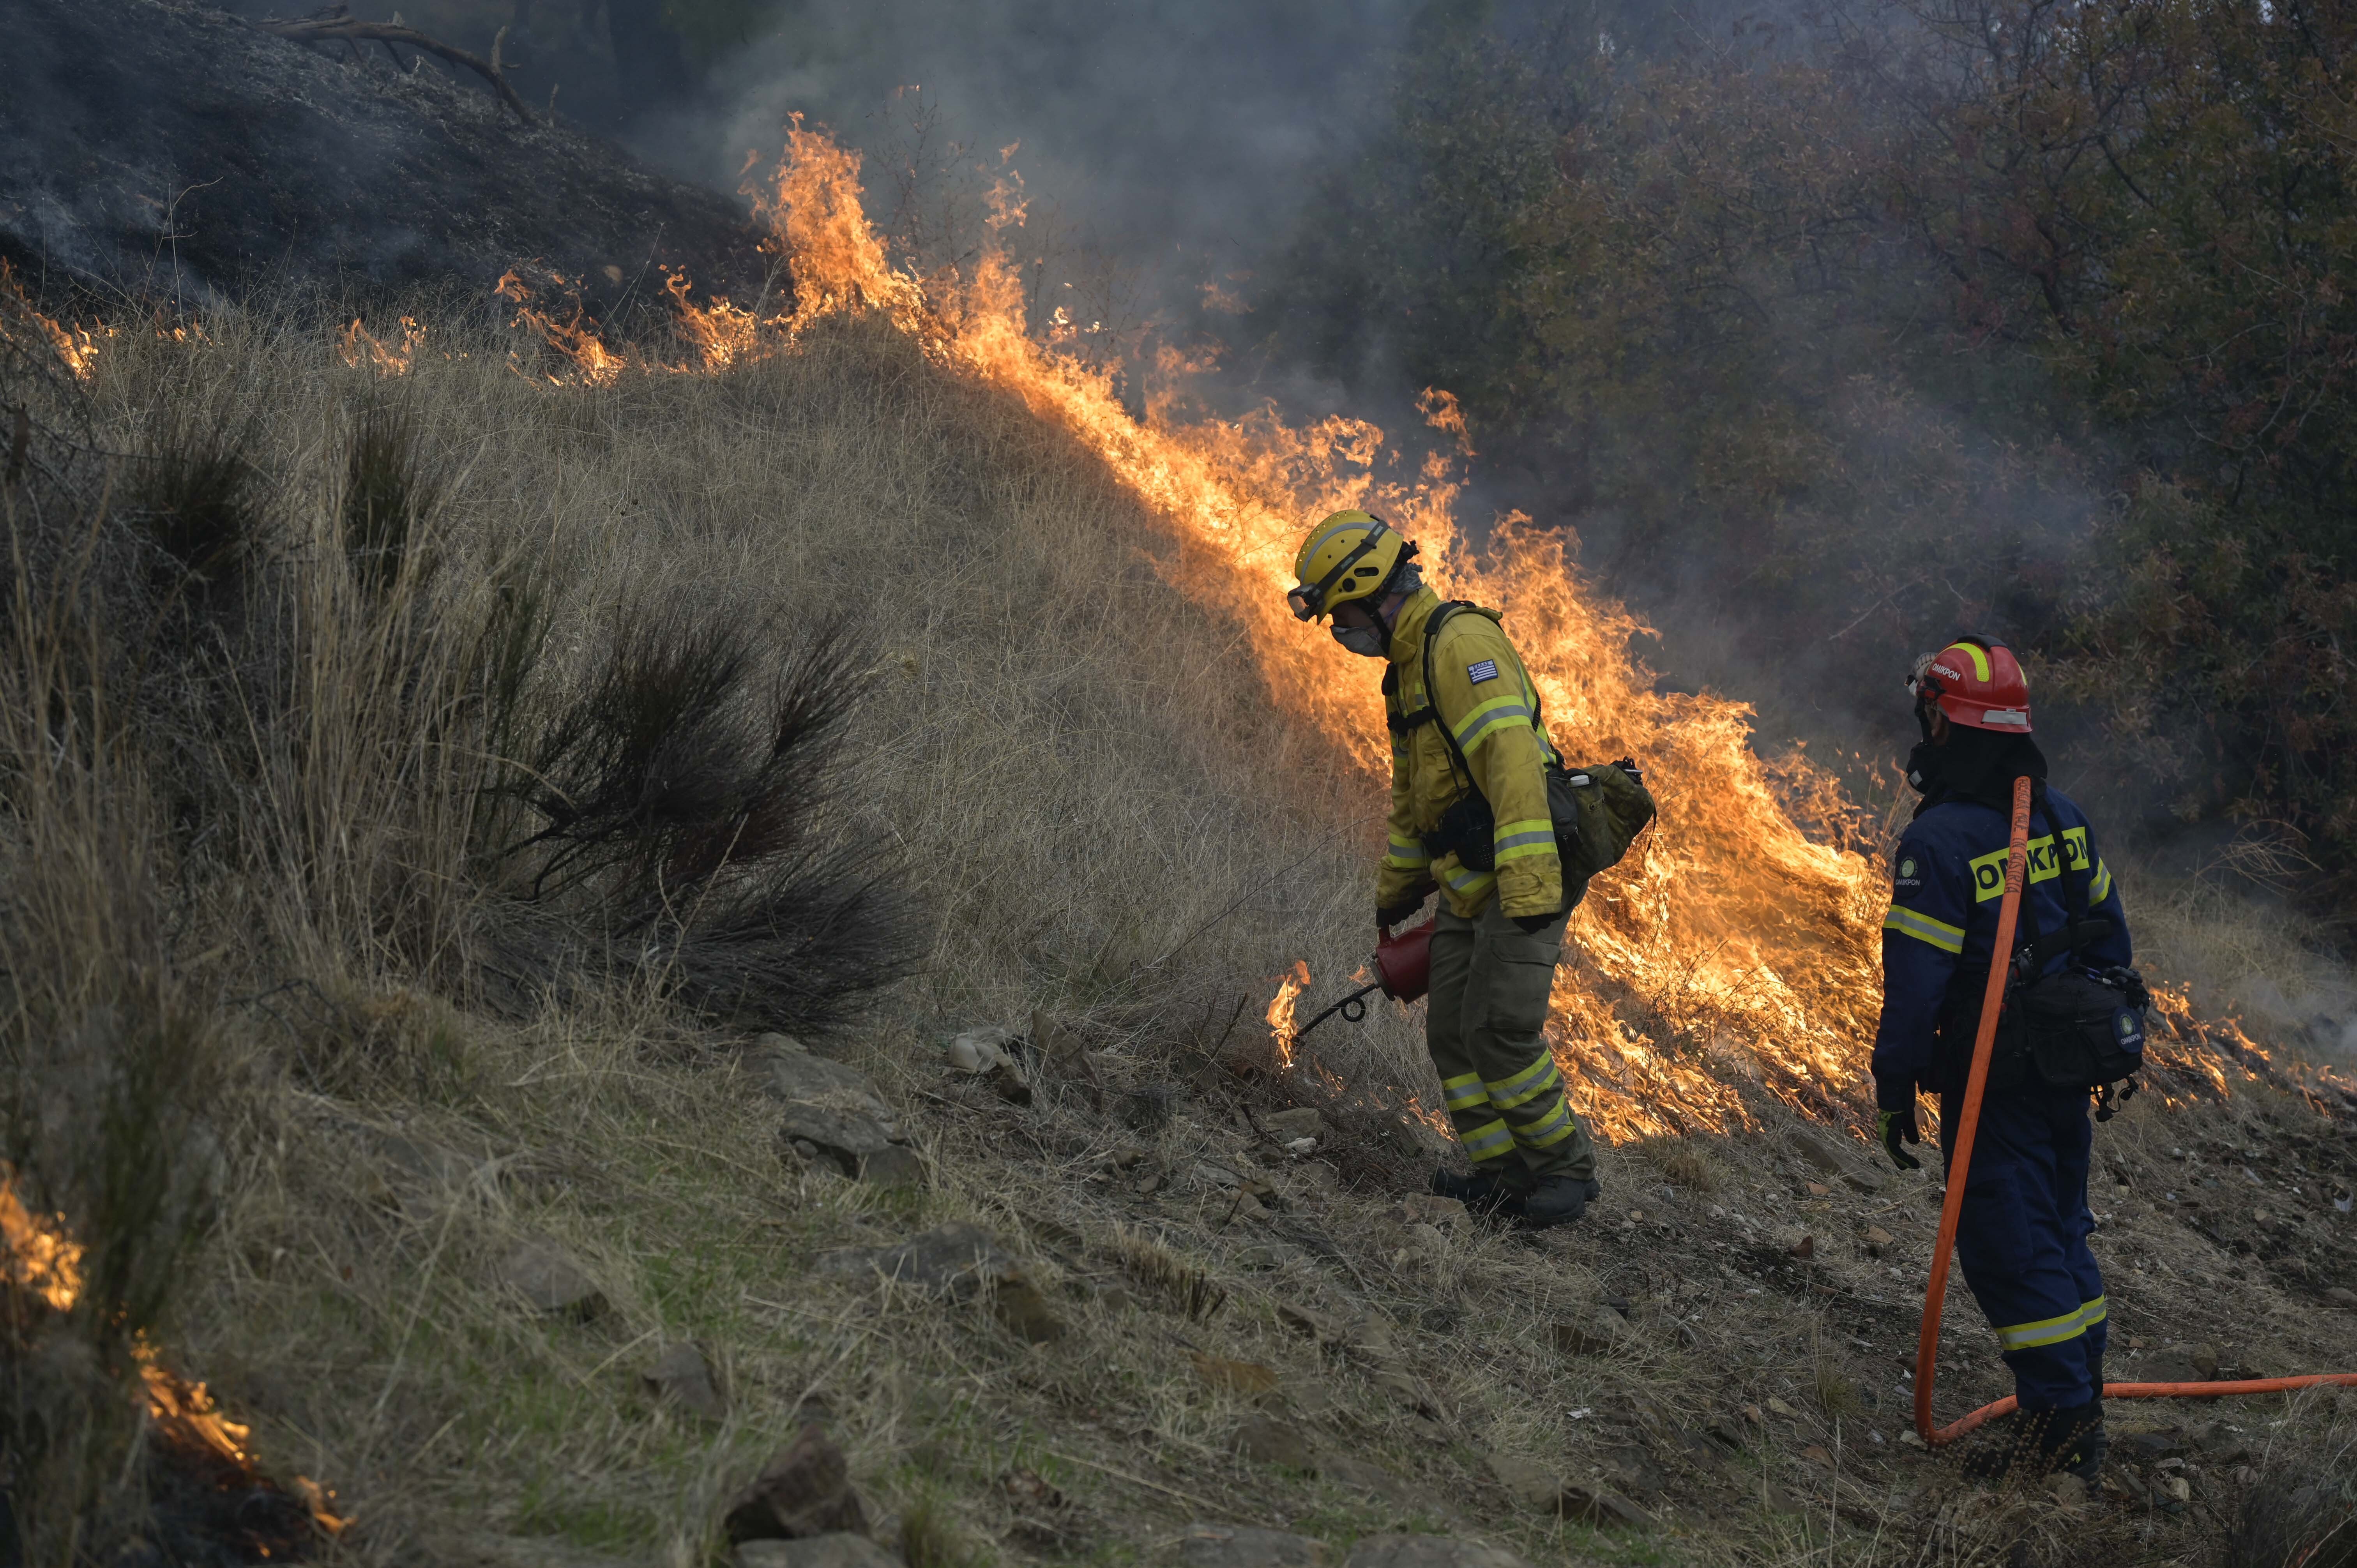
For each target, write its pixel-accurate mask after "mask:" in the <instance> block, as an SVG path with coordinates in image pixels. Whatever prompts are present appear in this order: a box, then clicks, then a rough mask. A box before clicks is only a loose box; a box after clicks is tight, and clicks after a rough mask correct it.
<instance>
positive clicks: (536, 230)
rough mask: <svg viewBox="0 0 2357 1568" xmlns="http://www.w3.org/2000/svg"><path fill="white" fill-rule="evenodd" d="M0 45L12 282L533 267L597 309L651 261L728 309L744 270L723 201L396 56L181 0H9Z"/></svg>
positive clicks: (389, 275) (272, 282)
mask: <svg viewBox="0 0 2357 1568" xmlns="http://www.w3.org/2000/svg"><path fill="white" fill-rule="evenodd" d="M0 32H5V36H6V37H7V38H8V44H9V47H8V48H7V49H6V50H5V52H0V257H6V258H8V259H9V260H11V261H12V262H13V263H14V264H15V265H16V268H17V270H18V271H19V272H20V273H24V274H29V275H32V276H36V277H38V276H39V275H41V274H43V273H44V272H50V273H56V274H63V275H64V276H65V277H67V278H70V279H72V280H74V281H77V282H79V283H81V284H83V285H90V286H94V287H96V288H98V289H100V290H102V291H103V292H106V293H109V294H112V293H114V292H117V291H123V292H128V293H130V294H132V295H140V296H145V297H148V298H154V299H161V300H166V301H170V302H173V303H175V304H178V305H183V306H211V305H213V304H215V303H218V302H219V301H221V300H223V299H232V298H239V297H242V296H244V295H246V294H248V293H249V292H251V291H253V290H254V289H256V288H257V287H261V288H267V289H270V290H274V291H276V292H281V293H283V292H285V291H286V290H288V289H315V290H321V291H324V292H326V293H327V294H328V295H330V296H331V297H340V296H343V295H362V296H366V295H371V293H373V294H376V295H382V294H383V293H384V292H385V291H387V290H391V289H396V288H415V287H417V286H419V285H425V284H428V283H431V284H434V285H455V286H456V287H457V288H459V289H461V290H463V291H467V292H468V293H470V294H472V293H475V292H477V291H480V290H487V289H488V288H489V287H490V285H492V283H494V282H495V281H496V280H497V279H498V278H499V276H500V274H501V273H502V272H504V271H505V270H507V269H508V268H509V267H511V266H514V265H517V264H518V263H527V262H534V261H536V262H538V263H541V264H542V265H544V266H545V267H547V268H550V269H554V271H556V272H558V273H561V274H564V275H565V276H566V277H568V278H573V279H576V280H579V283H580V285H581V286H582V288H583V290H584V291H585V297H586V298H587V300H588V301H589V303H590V305H591V307H592V308H593V309H595V310H597V311H598V312H599V313H600V314H608V313H610V312H611V310H612V309H613V308H614V307H615V306H618V305H619V304H620V303H621V302H622V301H623V300H625V299H626V298H627V297H629V296H630V295H632V294H633V292H636V293H639V294H643V295H648V296H654V295H656V294H657V291H659V290H660V289H661V287H662V282H663V279H662V273H661V272H660V271H659V270H658V269H659V268H660V266H661V265H662V264H665V263H668V264H671V265H674V266H682V267H684V268H686V269H687V270H688V271H689V272H691V273H692V274H694V277H695V278H696V279H697V280H698V282H699V283H702V284H704V285H707V286H711V287H715V288H718V289H721V290H723V291H724V292H725V291H726V290H728V289H731V288H734V289H736V290H737V291H738V293H739V296H740V297H750V296H751V295H754V294H755V293H757V292H758V291H759V285H760V283H761V281H762V277H763V268H762V264H761V262H760V259H759V257H758V256H757V255H756V254H755V253H754V250H753V241H754V236H753V234H752V233H751V232H750V231H748V229H747V228H746V226H745V223H744V217H743V212H742V210H741V209H740V208H739V207H738V206H737V204H736V203H733V202H731V201H729V200H727V199H724V198H722V197H719V196H717V195H716V194H714V193H713V192H711V191H708V190H705V189H703V188H699V187H694V186H690V185H686V184H683V183H682V182H680V181H677V180H673V179H670V178H667V177H662V176H659V175H657V174H655V173H653V172H652V171H651V170H649V169H647V168H645V167H644V166H641V165H640V164H639V163H638V162H637V161H636V160H634V159H632V158H631V157H630V156H629V155H627V154H625V153H624V152H622V151H621V149H619V147H615V146H613V145H609V144H605V143H599V142H596V141H593V140H592V139H590V138H589V137H587V136H585V135H583V134H580V133H579V132H578V131H576V130H572V129H569V128H567V127H566V126H565V125H564V124H562V123H561V122H558V121H555V120H553V119H552V118H550V117H549V116H548V115H546V114H544V113H536V114H535V117H534V120H533V124H528V125H527V124H520V123H519V122H518V121H517V119H516V117H515V116H514V115H512V114H511V113H509V112H508V111H507V110H505V109H503V108H501V107H500V104H499V103H498V102H497V101H496V100H495V99H493V98H492V97H491V95H490V93H489V92H488V91H483V90H481V85H480V83H479V82H478V81H476V80H475V79H474V78H472V77H470V76H469V77H465V78H464V79H463V80H459V79H458V78H457V75H454V73H456V72H457V68H456V67H451V66H447V65H446V64H445V63H444V62H443V61H441V60H438V59H428V57H425V56H424V55H421V54H419V53H417V51H415V50H414V49H406V48H404V49H403V50H400V51H399V53H398V59H399V63H398V64H396V63H395V59H393V58H389V56H391V55H392V54H393V51H391V50H389V49H387V48H384V47H382V46H378V45H371V46H369V48H368V51H367V52H366V53H361V51H360V50H359V49H357V48H351V47H350V46H347V45H342V44H337V45H330V46H318V47H305V46H302V45H297V44H293V43H288V42H285V41H284V40H282V39H279V38H273V37H270V36H268V35H266V34H264V33H262V32H260V31H257V30H256V29H254V28H253V27H250V26H248V25H247V24H246V23H244V22H243V21H241V20H239V19H238V18H236V17H234V16H230V15H229V14H228V13H226V12H224V11H221V10H219V9H217V8H215V7H212V6H209V5H198V4H191V3H188V0H6V3H5V5H0ZM543 107H544V106H543ZM609 269H610V271H609Z"/></svg>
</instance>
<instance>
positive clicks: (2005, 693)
mask: <svg viewBox="0 0 2357 1568" xmlns="http://www.w3.org/2000/svg"><path fill="white" fill-rule="evenodd" d="M1907 686H1908V689H1909V690H1910V691H1911V692H1913V693H1915V701H1916V703H1917V704H1918V705H1919V706H1921V705H1926V704H1930V703H1938V704H1939V708H1940V711H1941V712H1942V713H1943V714H1947V715H1948V722H1949V723H1951V724H1959V725H1965V726H1967V727H1968V728H1971V729H1988V730H1996V731H1999V732H2000V733H2003V732H2010V733H2012V734H2014V735H2028V734H2029V680H2028V679H2027V678H2025V677H2024V676H2023V674H2022V673H2021V661H2020V660H2018V659H2016V658H2015V657H2014V656H2013V650H2011V649H2009V648H2007V647H2006V645H2005V644H2004V643H2002V642H1997V641H1995V640H1993V639H1989V638H1986V637H1974V636H1970V635H1967V636H1964V637H1960V638H1958V639H1956V640H1955V641H1953V642H1952V643H1950V644H1948V646H1947V647H1945V648H1943V649H1942V650H1940V651H1939V652H1937V653H1927V654H1925V655H1924V656H1923V657H1922V658H1921V659H1918V660H1916V661H1915V673H1914V674H1913V675H1912V676H1910V678H1909V679H1908V682H1907Z"/></svg>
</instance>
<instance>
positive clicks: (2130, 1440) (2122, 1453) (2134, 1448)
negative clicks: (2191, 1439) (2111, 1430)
mask: <svg viewBox="0 0 2357 1568" xmlns="http://www.w3.org/2000/svg"><path fill="white" fill-rule="evenodd" d="M2185 1452H2186V1444H2185V1439H2183V1438H2182V1437H2180V1436H2179V1435H2178V1434H2176V1433H2174V1432H2120V1433H2115V1434H2113V1435H2112V1457H2113V1458H2115V1459H2117V1460H2123V1461H2126V1462H2127V1463H2130V1464H2136V1465H2155V1464H2158V1463H2159V1462H2160V1461H2162V1460H2164V1459H2181V1458H2183V1457H2184V1456H2185Z"/></svg>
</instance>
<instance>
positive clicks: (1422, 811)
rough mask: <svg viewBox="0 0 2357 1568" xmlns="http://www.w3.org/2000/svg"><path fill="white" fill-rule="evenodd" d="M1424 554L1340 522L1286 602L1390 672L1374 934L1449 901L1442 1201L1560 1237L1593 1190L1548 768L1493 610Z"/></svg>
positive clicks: (1442, 971) (1356, 520)
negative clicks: (1560, 1028)
mask: <svg viewBox="0 0 2357 1568" xmlns="http://www.w3.org/2000/svg"><path fill="white" fill-rule="evenodd" d="M1294 575H1295V577H1296V579H1297V582H1298V586H1297V587H1295V588H1294V589H1293V591H1292V592H1291V593H1290V594H1288V595H1287V596H1286V602H1287V603H1288V604H1289V605H1290V606H1291V607H1292V609H1293V613H1294V615H1295V617H1296V618H1298V619H1300V620H1304V621H1311V620H1318V619H1323V618H1328V617H1331V618H1332V619H1333V623H1334V624H1333V635H1334V640H1335V641H1337V642H1339V643H1340V644H1341V645H1342V646H1343V647H1345V648H1347V649H1349V650H1351V652H1353V653H1357V654H1362V655H1364V656H1365V657H1367V658H1369V659H1381V660H1385V661H1386V663H1387V668H1386V669H1385V670H1384V671H1383V706H1384V710H1385V716H1386V718H1387V720H1388V722H1389V725H1390V727H1391V732H1392V806H1391V822H1390V835H1391V843H1390V848H1389V851H1388V852H1387V853H1386V854H1384V856H1383V865H1382V867H1381V868H1380V869H1379V870H1378V871H1377V873H1376V875H1375V921H1376V924H1377V925H1378V926H1379V927H1380V928H1381V929H1383V930H1386V931H1388V930H1389V929H1391V928H1392V927H1394V926H1395V925H1397V924H1399V923H1400V922H1401V921H1403V920H1405V919H1406V918H1409V917H1410V916H1412V915H1414V914H1415V912H1416V910H1417V909H1418V908H1420V907H1421V906H1422V905H1423V903H1424V901H1425V899H1426V897H1430V896H1431V894H1432V893H1433V892H1434V891H1436V889H1437V891H1438V892H1439V893H1440V895H1441V899H1442V904H1443V907H1442V908H1441V911H1440V916H1439V924H1438V927H1437V929H1436V930H1435V931H1434V933H1433V939H1432V979H1431V986H1432V989H1431V992H1430V995H1429V999H1428V1000H1427V1002H1426V1015H1425V1043H1426V1048H1428V1049H1429V1050H1430V1051H1431V1053H1432V1061H1433V1066H1434V1067H1436V1068H1437V1069H1439V1073H1440V1086H1441V1090H1442V1092H1443V1093H1444V1095H1445V1096H1446V1097H1447V1100H1448V1114H1449V1117H1450V1119H1451V1121H1452V1122H1454V1123H1455V1125H1456V1129H1457V1138H1458V1143H1459V1144H1463V1145H1464V1149H1465V1154H1466V1157H1467V1158H1468V1159H1469V1160H1470V1161H1471V1163H1472V1166H1473V1168H1472V1172H1471V1174H1470V1175H1469V1176H1458V1175H1455V1174H1452V1173H1450V1172H1448V1171H1447V1170H1445V1169H1444V1170H1442V1171H1439V1172H1437V1173H1436V1174H1435V1175H1434V1176H1433V1182H1432V1189H1433V1191H1435V1192H1437V1193H1440V1194H1442V1195H1444V1196H1446V1197H1458V1198H1462V1199H1464V1200H1465V1202H1466V1204H1467V1206H1468V1207H1469V1208H1477V1209H1480V1210H1485V1211H1488V1212H1492V1213H1498V1214H1501V1215H1506V1216H1510V1217H1512V1218H1515V1219H1520V1220H1521V1221H1522V1222H1523V1224H1525V1225H1528V1226H1548V1225H1559V1224H1562V1223H1564V1222H1565V1221H1566V1220H1571V1219H1578V1218H1579V1217H1580V1215H1581V1214H1582V1213H1583V1212H1584V1211H1585V1210H1586V1209H1587V1205H1588V1202H1589V1200H1590V1199H1592V1198H1594V1197H1595V1196H1596V1194H1597V1190H1598V1188H1597V1182H1596V1155H1595V1151H1594V1149H1593V1148H1592V1147H1591V1146H1590V1144H1589V1143H1588V1140H1587V1133H1586V1131H1585V1130H1584V1129H1582V1128H1581V1126H1580V1125H1579V1121H1578V1118H1577V1117H1575V1116H1574V1115H1573V1114H1572V1113H1571V1107H1570V1105H1569V1104H1568V1103H1567V1102H1566V1101H1565V1099H1564V1085H1563V1076H1562V1074H1561V1072H1560V1071H1558V1070H1557V1069H1556V1067H1555V1058H1554V1057H1553V1055H1552V1054H1551V1053H1550V1052H1549V1051H1548V1049H1547V1043H1546V1034H1545V1030H1546V1018H1547V1004H1548V999H1549V996H1550V995H1551V993H1553V991H1554V988H1555V961H1556V960H1557V959H1558V958H1559V957H1560V956H1561V954H1562V950H1563V929H1564V922H1565V920H1566V918H1567V916H1568V914H1569V911H1568V909H1567V908H1566V907H1565V898H1564V878H1563V868H1562V866H1561V865H1560V864H1559V863H1558V860H1557V857H1556V853H1555V828H1554V823H1553V822H1551V821H1550V819H1549V816H1548V811H1547V788H1546V772H1545V770H1546V768H1547V766H1548V765H1549V764H1550V763H1552V762H1554V761H1555V760H1556V759H1555V752H1554V748H1553V746H1551V745H1550V743H1549V742H1548V740H1547V737H1546V736H1545V734H1544V731H1542V730H1541V729H1540V728H1539V727H1538V723H1537V714H1538V696H1537V693H1536V692H1535V690H1534V688H1533V687H1532V685H1531V682H1530V678H1529V676H1528V675H1527V674H1526V673H1525V672H1524V671H1523V664H1522V660H1521V659H1520V658H1518V657H1517V656H1516V655H1515V653H1514V650H1513V647H1512V644H1511V643H1509V642H1508V641H1507V640H1506V634H1505V632H1504V630H1503V629H1502V628H1501V627H1500V626H1499V624H1498V615H1497V612H1496V611H1494V610H1488V609H1483V608H1481V607H1479V606H1471V605H1461V606H1450V605H1444V604H1443V603H1442V602H1441V601H1440V599H1439V598H1438V597H1437V596H1435V595H1434V594H1433V592H1432V591H1431V590H1430V589H1429V588H1426V586H1425V585H1424V579H1423V574H1422V572H1421V570H1420V569H1419V568H1418V567H1417V565H1416V564H1415V545H1414V544H1412V543H1410V542H1408V541H1406V540H1405V539H1402V538H1401V537H1400V536H1399V534H1398V533H1396V532H1394V531H1393V530H1392V529H1391V528H1390V527H1389V526H1388V525H1387V524H1385V523H1383V521H1380V520H1378V519H1376V518H1374V517H1372V516H1371V515H1369V514H1368V513H1366V512H1363V511H1338V512H1336V513H1335V514H1334V515H1333V516H1331V517H1329V518H1328V519H1326V520H1325V521H1323V522H1321V523H1319V524H1318V526H1317V527H1316V528H1314V529H1312V530H1311V531H1310V532H1309V536H1308V539H1306V540H1304V541H1303V542H1302V545H1301V550H1300V553H1299V554H1298V555H1297V556H1296V557H1295V559H1294ZM1436 621H1437V631H1434V635H1433V636H1432V637H1431V638H1430V639H1427V638H1426V632H1427V631H1429V630H1433V628H1434V627H1435V623H1436ZM1427 640H1429V647H1428V648H1427V646H1426V644H1427ZM1427 666H1428V667H1429V669H1430V671H1431V689H1430V690H1429V691H1427V690H1426V674H1425V671H1426V668H1427ZM1485 806H1486V808H1487V809H1486V810H1483V809H1482V808H1483V807H1485Z"/></svg>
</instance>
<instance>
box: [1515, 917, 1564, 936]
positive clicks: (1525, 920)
mask: <svg viewBox="0 0 2357 1568" xmlns="http://www.w3.org/2000/svg"><path fill="white" fill-rule="evenodd" d="M1506 918H1508V919H1510V920H1512V921H1513V922H1514V924H1516V925H1518V926H1520V927H1522V929H1523V930H1525V931H1528V932H1529V933H1530V934H1531V935H1533V936H1536V935H1538V933H1539V932H1541V931H1544V930H1545V929H1547V928H1548V927H1549V926H1551V925H1553V924H1554V923H1555V916H1553V915H1509V916H1507V917H1506Z"/></svg>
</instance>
